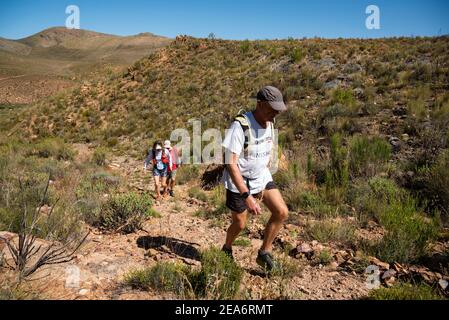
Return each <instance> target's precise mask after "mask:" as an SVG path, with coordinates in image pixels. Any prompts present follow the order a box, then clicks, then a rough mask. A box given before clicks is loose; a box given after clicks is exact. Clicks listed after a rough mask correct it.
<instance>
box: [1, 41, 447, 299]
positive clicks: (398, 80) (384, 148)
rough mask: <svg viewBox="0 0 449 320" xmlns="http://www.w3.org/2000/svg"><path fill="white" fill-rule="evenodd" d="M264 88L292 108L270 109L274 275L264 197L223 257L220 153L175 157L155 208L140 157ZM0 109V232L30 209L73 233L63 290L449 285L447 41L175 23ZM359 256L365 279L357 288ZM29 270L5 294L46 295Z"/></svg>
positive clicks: (59, 234)
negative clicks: (70, 79) (171, 190)
mask: <svg viewBox="0 0 449 320" xmlns="http://www.w3.org/2000/svg"><path fill="white" fill-rule="evenodd" d="M265 85H273V86H276V87H278V88H279V89H280V90H281V91H282V92H283V93H284V97H285V99H286V101H287V104H288V106H289V109H288V111H287V112H286V113H284V114H282V115H281V116H279V117H278V118H277V119H276V128H277V129H279V144H280V151H281V162H280V163H281V166H280V170H279V171H278V172H277V173H276V174H275V175H274V179H275V182H276V183H277V185H278V186H279V188H280V190H281V193H282V194H283V196H284V198H285V200H286V203H287V205H288V208H289V218H288V221H287V223H286V225H285V227H284V228H283V229H282V230H281V233H280V235H279V237H278V238H277V239H276V241H275V253H276V255H277V256H278V257H279V259H280V261H282V272H281V273H280V274H275V275H270V276H267V275H266V274H265V273H264V272H263V270H259V269H258V267H257V265H256V264H255V261H254V259H255V254H256V252H257V249H258V246H260V243H261V239H262V237H263V230H264V229H263V226H264V224H265V223H266V222H267V221H268V219H269V215H268V210H266V209H264V214H263V215H262V216H261V217H252V218H251V221H250V222H249V225H248V227H247V228H246V229H245V231H244V232H243V234H242V235H241V237H240V238H239V239H238V240H237V242H238V243H236V247H238V248H239V249H238V250H237V258H236V264H234V263H232V262H231V261H228V260H227V259H226V257H225V256H223V255H222V254H221V253H220V252H219V251H217V249H216V248H215V247H216V246H218V245H220V246H221V244H222V242H223V241H224V236H225V231H226V229H227V227H228V226H229V221H230V215H229V212H228V209H227V208H226V207H225V205H224V196H225V195H224V189H223V187H222V186H219V185H216V184H213V183H209V182H210V181H211V179H210V177H211V173H213V172H214V169H215V166H213V165H184V166H182V167H181V168H180V169H179V173H178V174H179V184H180V185H179V186H178V188H179V193H178V194H177V195H176V196H175V197H174V198H170V199H168V200H166V201H164V202H163V203H162V204H155V203H154V199H153V197H152V195H153V186H152V183H151V177H150V176H149V174H148V172H144V171H143V169H142V167H143V160H144V157H145V154H146V152H147V150H148V149H149V148H150V146H151V145H152V144H153V142H154V141H155V140H157V139H159V140H165V139H167V138H169V137H170V133H171V132H172V131H173V130H174V129H178V128H185V129H188V130H189V132H191V125H190V124H189V120H191V119H200V120H201V126H202V130H203V132H204V131H205V130H206V129H209V128H217V129H220V130H224V129H226V127H227V126H228V125H229V124H230V122H231V121H232V119H233V118H234V117H235V116H236V115H237V113H238V112H239V110H241V109H244V110H247V111H249V110H252V109H253V108H254V107H255V99H254V96H255V94H256V93H257V91H258V90H259V89H260V88H261V87H263V86H265ZM0 113H1V118H0V125H1V129H2V132H3V134H2V136H1V138H0V148H1V158H0V183H1V188H2V195H1V197H0V201H1V211H0V230H5V231H8V232H9V233H8V234H9V235H10V237H11V239H12V238H13V237H14V235H15V234H20V232H21V230H22V231H23V224H21V223H20V222H21V220H23V219H25V220H26V219H32V218H33V217H29V218H27V215H29V212H31V211H30V210H28V209H26V208H40V210H38V212H39V215H40V216H41V218H40V219H39V220H38V222H36V224H32V226H33V229H32V230H28V231H27V232H28V233H32V234H35V235H36V236H37V238H39V239H42V241H47V243H48V242H49V243H53V242H55V243H58V244H60V245H65V244H67V248H69V247H73V246H75V247H76V244H78V243H80V242H83V244H82V245H81V247H79V248H77V249H78V250H77V253H76V254H75V255H76V258H74V260H72V262H71V263H74V264H75V265H77V266H78V267H79V268H81V269H82V270H83V272H84V273H85V274H87V275H88V276H87V278H86V279H87V280H83V281H84V285H85V288H82V289H77V290H75V289H70V290H69V289H67V288H64V283H63V280H61V279H62V276H61V278H58V279H59V280H58V281H59V282H58V281H56V282H55V284H54V287H53V288H52V290H53V292H56V293H54V294H55V295H56V298H64V297H70V298H75V297H78V298H80V297H81V298H87V299H95V298H111V299H116V298H123V299H127V298H166V297H173V296H174V297H178V298H198V299H202V298H212V299H230V298H241V299H366V298H369V299H393V298H394V299H411V298H416V299H418V298H420V299H434V298H435V299H443V298H447V296H448V291H447V290H448V286H447V281H448V280H449V225H448V218H449V129H448V128H449V38H448V37H435V38H390V39H376V40H359V39H344V40H343V39H334V40H325V39H319V38H315V39H302V40H298V39H287V40H260V41H226V40H220V39H215V38H213V37H211V38H209V39H197V38H191V37H187V36H179V37H177V38H176V40H175V41H173V42H172V43H171V44H169V45H168V46H167V47H165V48H162V49H159V50H157V51H155V52H153V53H151V54H150V55H148V56H146V57H144V58H143V59H140V60H138V61H137V62H135V63H134V64H133V65H132V66H130V67H129V68H128V69H127V70H126V71H124V72H121V73H110V74H107V75H104V76H103V77H96V78H95V79H90V80H88V81H84V83H83V84H82V85H80V86H78V87H76V88H75V89H73V90H71V91H69V92H64V93H60V94H58V95H55V96H52V97H49V98H46V99H42V100H40V101H38V102H37V103H35V104H33V105H31V106H15V105H1V108H0ZM212 180H213V179H212ZM27 212H28V213H27ZM19 213H22V214H19ZM23 217H25V218H23ZM21 228H22V229H21ZM88 231H90V233H87V232H88ZM0 235H1V234H0ZM83 239H84V241H82V240H83ZM39 241H40V240H39ZM63 248H64V249H65V247H63ZM1 249H2V246H1V242H0V251H1ZM3 252H7V251H6V250H4V251H3ZM105 257H109V258H108V259H106V264H103V262H104V260H105ZM8 259H9V264H12V265H14V263H13V262H11V259H12V258H11V257H8V254H5V255H4V257H3V259H2V258H1V256H0V266H1V263H2V262H1V261H8ZM31 260H32V259H30V261H31ZM102 261H103V262H102ZM3 263H4V265H5V266H4V268H5V269H6V268H7V267H6V263H5V262H3ZM30 263H31V262H30ZM370 265H371V266H375V267H376V268H377V270H379V274H378V276H379V281H380V285H381V287H380V288H378V289H373V288H372V287H370V286H369V285H368V286H367V279H368V278H367V277H369V275H368V274H367V273H366V270H367V267H368V266H370ZM63 266H64V264H58V265H57V266H55V267H54V268H55V269H54V273H53V274H54V275H55V277H56V275H62V274H63V273H64V269H63ZM23 269H24V270H25V271H26V268H25V267H23ZM16 270H17V268H16ZM39 270H45V268H44V269H42V268H40V269H39ZM11 272H12V271H11ZM39 272H43V271H39ZM33 274H34V273H30V274H29V275H28V274H27V272H25V273H22V275H23V278H24V279H25V278H27V277H29V276H32V275H33ZM11 277H13V276H11ZM212 278H213V279H217V280H216V281H215V282H213V281H212V282H211V281H210V280H211V279H212ZM101 279H107V281H101ZM8 281H12V280H11V278H8V279H5V280H4V282H5V283H6V282H8ZM36 283H38V282H36ZM36 283H35V284H33V285H31V284H28V283H27V284H26V285H21V286H20V290H19V289H17V290H7V289H3V291H1V292H0V294H3V295H4V296H7V297H16V298H17V297H22V296H24V295H25V296H27V295H30V294H35V293H36V292H42V291H44V292H46V293H47V294H49V291H50V289H48V288H47V289H45V290H44V289H42V288H39V289H38V284H36ZM0 284H1V280H0ZM27 285H29V286H30V287H27ZM2 292H3V293H2Z"/></svg>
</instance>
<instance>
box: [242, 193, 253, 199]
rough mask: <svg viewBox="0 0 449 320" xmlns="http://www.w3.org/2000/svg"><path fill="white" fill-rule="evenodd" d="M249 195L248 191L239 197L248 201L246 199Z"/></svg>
mask: <svg viewBox="0 0 449 320" xmlns="http://www.w3.org/2000/svg"><path fill="white" fill-rule="evenodd" d="M250 195H251V193H249V192H248V191H247V192H243V193H242V194H241V196H242V197H243V198H244V199H245V200H246V199H248V197H249V196H250Z"/></svg>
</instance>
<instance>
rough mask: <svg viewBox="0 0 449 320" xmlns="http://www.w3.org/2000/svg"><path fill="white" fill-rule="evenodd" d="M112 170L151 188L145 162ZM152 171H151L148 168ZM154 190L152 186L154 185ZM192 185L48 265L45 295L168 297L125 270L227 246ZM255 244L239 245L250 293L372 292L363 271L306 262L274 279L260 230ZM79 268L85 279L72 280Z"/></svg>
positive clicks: (118, 163)
mask: <svg viewBox="0 0 449 320" xmlns="http://www.w3.org/2000/svg"><path fill="white" fill-rule="evenodd" d="M110 168H111V170H113V171H115V172H117V173H119V174H121V175H122V176H124V177H126V178H127V179H128V183H129V184H130V185H131V186H133V188H134V189H135V190H136V191H140V192H142V191H143V189H146V185H147V184H148V181H150V180H149V178H150V177H149V176H145V175H144V173H143V171H142V163H140V162H138V161H133V160H127V159H125V158H116V159H114V161H113V162H112V164H111V165H110ZM147 175H148V173H147ZM148 189H149V191H150V192H152V189H153V188H152V186H151V185H150V186H149V187H148ZM187 190H188V187H187V186H179V187H178V188H177V194H176V197H175V198H170V199H167V200H165V201H164V202H162V203H161V204H160V205H156V206H154V209H155V210H156V211H157V212H159V213H160V215H161V217H160V218H152V219H150V220H149V221H147V222H146V223H145V225H144V228H143V229H144V230H141V231H139V232H136V233H133V234H129V235H120V234H113V235H106V234H101V233H99V232H95V231H94V232H92V233H91V234H90V235H89V237H88V239H87V242H86V244H85V245H84V246H83V247H82V248H81V250H80V251H79V252H78V254H77V256H76V258H75V259H74V260H73V261H72V262H70V263H67V264H64V265H56V266H50V267H46V268H44V269H43V270H42V271H40V272H39V273H38V274H37V275H36V278H40V280H36V281H35V282H34V283H33V287H34V288H35V289H38V290H39V291H40V292H44V294H43V296H44V297H47V298H51V299H165V298H173V297H170V295H161V294H157V293H154V292H142V291H138V290H133V289H131V288H129V287H126V286H124V285H123V284H122V280H123V275H124V274H126V273H127V272H129V271H130V270H133V269H136V268H142V267H146V266H152V265H154V264H155V263H156V262H157V261H162V260H163V261H179V262H183V263H187V264H189V265H199V264H200V262H199V261H198V258H197V256H198V252H199V251H200V250H202V249H205V248H207V247H209V246H212V245H214V246H221V245H222V243H223V241H224V238H225V234H226V231H225V230H226V228H227V223H226V225H222V226H218V225H212V224H211V221H210V220H205V219H202V218H199V217H195V216H194V215H193V214H194V212H195V211H196V210H198V209H199V208H200V206H201V203H199V202H197V201H196V200H193V199H191V198H189V197H188V195H187ZM249 238H250V241H251V245H250V246H248V247H235V256H236V261H237V263H238V264H239V265H240V266H241V267H242V268H243V269H244V270H245V274H244V279H243V283H242V288H243V289H244V290H246V291H247V296H248V298H250V299H260V298H266V297H275V295H276V292H278V291H279V288H280V287H281V286H282V285H283V284H284V285H285V284H288V286H287V289H286V291H285V292H284V294H286V295H288V296H289V297H291V298H295V299H358V298H362V297H364V296H366V294H367V289H366V285H365V278H364V277H363V275H357V274H352V273H346V272H344V271H336V270H332V269H328V268H327V267H320V266H316V267H315V266H311V265H308V264H306V263H302V262H300V261H299V260H296V259H294V260H293V261H294V262H295V263H299V264H300V268H299V270H300V272H299V273H298V275H297V276H295V277H293V278H292V279H286V280H285V281H284V283H281V281H280V280H276V281H272V280H269V279H268V278H266V277H265V276H264V274H263V273H262V272H261V270H260V268H259V267H258V266H257V264H256V263H255V258H256V254H257V250H258V248H259V246H260V244H261V241H262V240H261V239H260V236H259V237H258V236H256V235H253V234H251V235H250V236H249ZM78 270H79V276H80V277H79V282H78V283H77V282H76V281H75V282H70V279H73V275H75V279H76V274H77V272H78Z"/></svg>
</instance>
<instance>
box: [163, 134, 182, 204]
mask: <svg viewBox="0 0 449 320" xmlns="http://www.w3.org/2000/svg"><path fill="white" fill-rule="evenodd" d="M164 148H165V149H166V150H168V152H169V153H170V158H171V160H172V167H171V169H170V168H169V170H168V176H167V188H168V193H169V194H170V196H172V197H174V196H175V184H176V170H177V169H178V168H179V167H180V166H181V157H180V154H179V152H178V149H177V148H176V146H174V147H172V146H171V142H170V140H165V142H164Z"/></svg>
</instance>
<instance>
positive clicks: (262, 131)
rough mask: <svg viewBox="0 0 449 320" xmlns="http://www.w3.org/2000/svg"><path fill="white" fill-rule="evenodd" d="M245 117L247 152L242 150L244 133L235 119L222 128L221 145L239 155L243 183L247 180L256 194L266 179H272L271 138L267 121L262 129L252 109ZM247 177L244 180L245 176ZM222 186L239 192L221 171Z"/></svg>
mask: <svg viewBox="0 0 449 320" xmlns="http://www.w3.org/2000/svg"><path fill="white" fill-rule="evenodd" d="M245 116H246V117H247V118H248V120H249V121H250V128H251V129H250V130H251V131H252V139H254V140H251V138H250V141H249V146H248V150H247V154H245V152H244V149H243V148H244V144H245V134H244V132H243V128H242V126H241V124H240V123H239V122H238V121H234V122H233V123H232V124H231V126H230V128H229V129H228V130H227V131H226V135H225V139H224V141H223V144H222V146H223V147H224V148H225V149H227V150H229V151H231V152H232V153H235V154H238V155H239V160H238V163H237V165H238V168H239V169H240V173H241V175H242V176H243V181H244V182H245V184H248V183H249V189H250V193H251V194H256V193H259V192H261V191H262V190H264V189H265V186H266V185H267V183H268V182H270V181H273V178H272V176H271V173H270V170H269V168H268V164H269V162H270V156H271V151H272V149H273V143H274V142H273V141H274V137H272V135H273V132H272V130H271V124H270V123H267V127H266V128H263V127H262V126H261V125H260V124H259V123H258V122H257V121H256V119H255V118H254V115H253V113H252V112H247V113H246V114H245ZM247 178H248V179H247ZM222 180H223V182H224V186H225V188H226V189H228V190H229V191H231V192H236V193H239V190H238V189H237V187H236V186H235V185H234V183H233V182H232V178H231V175H230V174H229V172H228V170H225V172H224V174H223V178H222Z"/></svg>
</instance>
